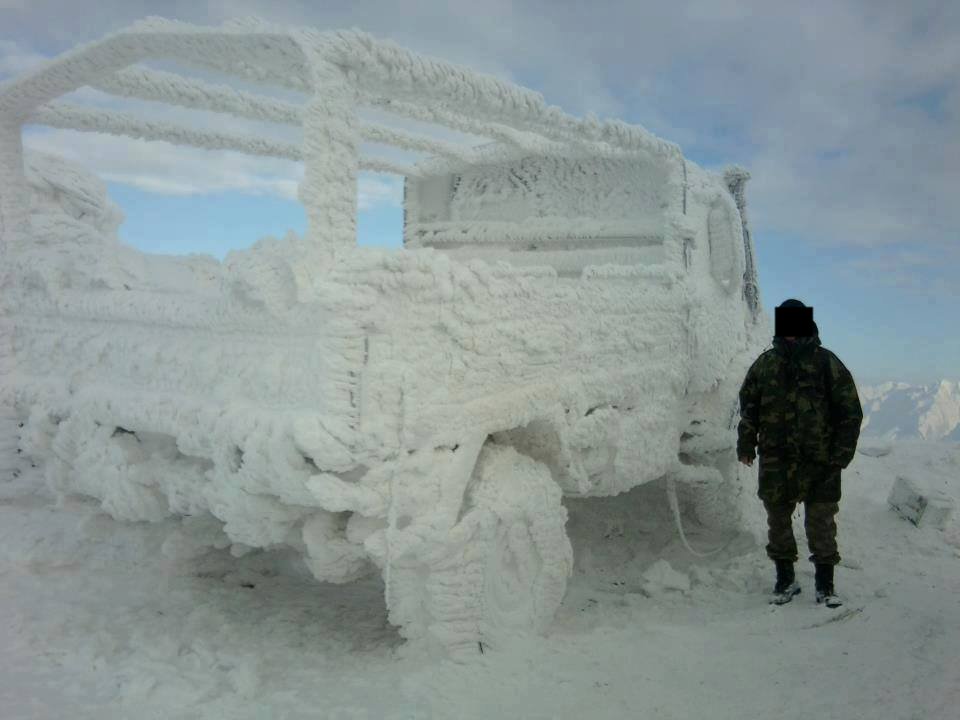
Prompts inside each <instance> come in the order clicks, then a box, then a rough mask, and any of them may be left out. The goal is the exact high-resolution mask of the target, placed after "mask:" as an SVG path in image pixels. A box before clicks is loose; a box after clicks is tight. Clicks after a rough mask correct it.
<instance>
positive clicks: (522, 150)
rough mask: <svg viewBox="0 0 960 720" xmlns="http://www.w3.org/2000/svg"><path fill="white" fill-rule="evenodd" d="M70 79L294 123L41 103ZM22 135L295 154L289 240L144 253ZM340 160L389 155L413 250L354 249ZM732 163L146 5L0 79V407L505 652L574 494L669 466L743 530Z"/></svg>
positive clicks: (214, 535) (450, 77) (128, 509)
mask: <svg viewBox="0 0 960 720" xmlns="http://www.w3.org/2000/svg"><path fill="white" fill-rule="evenodd" d="M152 60H173V61H176V62H177V63H179V64H180V65H183V66H187V67H190V68H194V69H196V68H199V69H200V70H201V71H204V72H208V73H209V71H213V72H214V73H216V74H221V75H223V74H228V75H231V76H233V77H234V78H237V79H239V80H241V81H242V82H243V86H244V88H247V87H249V86H251V85H253V84H257V85H260V86H264V87H266V88H268V90H265V91H263V92H253V91H250V90H249V89H242V90H240V89H236V88H235V87H233V86H230V85H225V84H217V83H214V82H210V81H209V80H207V79H201V78H200V76H198V75H196V74H194V75H191V74H178V73H174V72H170V71H168V70H158V69H155V68H153V67H150V66H148V65H143V64H142V63H144V62H147V61H152ZM87 86H89V87H92V88H95V89H97V90H99V91H101V92H106V93H110V94H112V95H115V96H121V97H125V98H134V99H138V100H148V101H153V102H161V103H166V104H167V105H171V106H177V107H181V108H188V109H191V110H204V111H212V112H216V113H224V114H228V115H232V116H234V117H239V118H243V119H246V120H255V121H258V122H263V123H271V124H275V125H278V126H283V127H286V128H292V129H296V130H298V131H299V133H300V134H299V135H298V139H297V141H295V142H285V141H282V140H279V139H277V138H276V137H273V136H256V135H241V134H234V133H230V132H225V131H220V130H212V129H209V128H197V127H189V126H186V125H176V124H172V123H167V122H161V121H159V120H156V119H152V118H149V117H139V116H136V115H132V114H126V113H120V112H116V111H111V110H105V109H101V108H94V107H91V106H84V105H77V104H71V103H70V102H69V101H65V100H63V99H61V98H62V97H63V96H64V95H67V94H69V93H71V92H72V91H74V90H76V89H78V88H82V87H87ZM291 98H299V100H295V99H291ZM368 116H369V117H374V118H375V119H377V121H373V122H371V121H368V120H366V119H365V118H366V117H368ZM383 118H393V119H399V120H400V121H399V122H393V123H391V122H387V121H386V120H383ZM28 124H37V125H46V126H50V127H56V128H68V129H74V130H84V131H95V132H105V133H111V134H116V135H123V136H129V137H135V138H143V139H146V140H153V141H163V142H170V143H176V144H181V145H187V146H194V147H199V148H206V149H210V150H234V151H240V152H246V153H249V154H253V155H260V156H265V157H280V158H286V159H290V160H297V161H302V163H303V165H304V177H303V181H302V183H301V185H300V189H299V197H300V200H301V201H302V203H303V205H304V207H305V209H306V212H307V217H308V230H307V233H306V235H305V236H304V237H298V236H296V235H293V234H290V235H288V236H287V237H286V238H285V239H283V240H276V239H265V240H262V241H260V242H258V243H257V244H256V245H254V246H253V247H251V248H249V249H247V250H243V251H236V252H231V253H230V254H229V255H228V256H227V257H226V259H225V260H224V261H223V262H222V263H221V262H218V261H216V260H214V259H212V258H204V257H199V256H191V257H187V258H177V257H172V256H159V255H149V254H144V253H140V252H138V251H136V250H134V249H132V248H130V247H128V246H125V245H123V244H121V243H120V242H119V240H118V236H117V228H118V225H119V223H120V221H121V217H122V216H121V215H120V213H119V210H118V209H117V208H116V206H115V205H114V204H113V203H112V201H111V200H110V199H109V198H108V197H107V195H106V191H105V188H104V186H103V185H102V183H101V182H100V181H99V180H97V179H96V178H95V177H93V176H92V175H90V174H89V173H88V172H87V171H85V170H84V169H82V168H79V167H76V166H75V165H73V164H71V163H68V162H66V161H64V160H62V159H59V158H55V157H51V156H46V155H39V154H31V153H26V154H25V153H24V151H23V140H22V136H23V133H22V129H23V127H24V125H28ZM411 128H412V129H411ZM424 128H432V129H433V132H425V131H424ZM437 128H442V129H445V130H446V131H448V132H447V134H446V135H444V134H443V133H441V132H436V130H437ZM451 137H461V138H464V137H468V138H472V139H473V140H472V141H471V142H456V141H454V140H451V139H450V138H451ZM365 143H366V144H370V143H373V144H375V145H377V146H381V147H383V146H388V147H394V148H400V149H401V150H404V151H407V152H409V153H414V154H417V156H418V157H419V159H418V160H417V161H416V162H411V163H409V164H403V163H400V162H397V160H396V159H394V158H393V157H388V156H383V155H380V156H377V155H371V154H369V153H367V152H366V151H365V148H366V147H367V146H366V145H365ZM360 170H375V171H380V172H391V173H395V174H398V175H402V176H404V178H405V193H404V195H405V198H404V203H405V208H404V211H405V222H404V229H403V235H404V237H403V240H404V246H403V248H402V249H400V250H378V249H369V248H358V247H357V246H356V238H355V235H356V212H357V173H358V172H359V171H360ZM747 177H748V176H747V174H746V173H745V172H744V171H742V170H739V169H737V168H731V169H729V170H727V171H726V172H725V173H723V174H716V173H713V172H708V171H705V170H703V169H701V168H700V167H698V166H697V165H696V164H694V163H692V162H689V161H687V160H686V159H685V158H684V157H683V155H682V153H681V152H680V150H679V148H677V147H676V146H675V145H673V144H671V143H668V142H665V141H663V140H660V139H658V138H656V137H654V136H653V135H651V134H650V133H648V132H647V131H645V130H644V129H642V128H640V127H637V126H632V125H628V124H626V123H622V122H612V121H607V122H600V121H597V120H596V119H593V118H588V119H586V120H580V119H576V118H573V117H570V116H568V115H566V114H564V113H562V112H561V111H560V110H559V109H557V108H555V107H549V106H547V105H546V104H545V103H544V101H543V98H542V97H541V96H540V95H539V94H537V93H534V92H531V91H529V90H526V89H523V88H520V87H517V86H514V85H511V84H508V83H505V82H502V81H499V80H496V79H494V78H491V77H488V76H484V75H479V74H475V73H473V72H471V71H469V70H466V69H464V68H461V67H457V66H454V65H450V64H447V63H445V62H441V61H437V60H432V59H428V58H423V57H420V56H417V55H415V54H413V53H411V52H409V51H406V50H404V49H402V48H399V47H397V46H395V45H393V44H391V43H386V42H381V41H377V40H375V39H373V38H371V37H370V36H368V35H365V34H363V33H359V32H356V31H350V32H319V31H314V30H305V29H300V28H296V29H290V28H278V27H274V26H271V25H268V24H265V23H262V22H256V21H245V22H238V23H230V24H227V25H225V26H223V27H218V28H205V27H195V26H190V25H185V24H182V23H175V22H169V21H165V20H161V19H156V18H153V19H149V20H145V21H143V22H141V23H138V24H136V25H135V26H133V27H131V28H129V29H127V30H124V31H122V32H119V33H117V34H115V35H111V36H109V37H107V38H105V39H103V40H101V41H99V42H95V43H92V44H90V45H86V46H83V47H80V48H77V49H76V50H73V51H71V52H69V53H67V54H65V55H63V56H61V57H59V58H56V59H54V60H52V61H50V62H49V63H48V64H46V65H45V66H42V67H40V68H39V69H37V70H35V71H33V72H31V73H28V74H26V75H24V76H23V77H20V78H17V79H14V80H12V81H10V82H8V83H6V84H5V85H3V86H0V232H2V252H3V267H4V277H3V308H2V311H3V315H2V318H0V321H2V323H3V335H2V343H3V345H2V347H0V362H2V366H0V369H2V373H3V375H2V378H3V380H2V382H3V385H2V387H3V393H4V394H3V402H4V403H5V406H6V407H7V408H8V412H7V417H8V419H14V418H15V419H16V420H17V421H18V422H20V423H23V427H22V428H20V429H19V430H18V432H19V436H20V445H21V449H22V450H23V452H25V453H28V454H29V455H30V456H31V457H33V458H35V459H36V460H37V461H38V462H43V464H44V467H45V473H46V476H47V478H48V480H49V482H50V483H51V484H52V485H53V486H54V487H55V488H56V489H58V490H59V491H60V492H62V493H66V494H71V493H72V494H83V495H88V496H92V497H94V498H97V499H99V500H100V501H101V502H102V506H103V508H104V510H105V511H106V512H108V513H110V514H111V515H112V516H113V517H115V518H118V519H124V520H129V521H157V520H161V519H164V518H167V517H170V516H183V517H184V518H186V519H185V521H184V522H183V524H182V528H183V529H182V531H181V532H183V533H193V536H194V540H195V541H196V542H198V543H201V544H203V543H207V544H209V545H216V546H218V547H227V546H229V547H231V549H232V551H233V552H234V553H238V554H239V553H244V552H249V551H251V550H253V549H258V548H262V549H275V548H294V549H296V550H298V551H299V552H300V553H302V556H303V558H304V560H305V562H306V564H307V565H308V567H309V568H310V570H311V571H312V573H313V575H314V576H315V577H316V578H318V579H319V580H323V581H330V582H347V581H350V580H353V579H356V578H358V577H361V576H363V575H365V574H367V573H370V572H379V573H381V574H382V576H383V579H384V583H385V593H386V601H387V607H388V609H389V613H390V619H391V621H392V622H393V623H395V624H396V625H397V626H399V628H400V631H401V633H402V634H403V635H404V637H406V638H408V639H410V640H416V641H419V642H423V643H427V644H431V645H436V646H439V647H444V648H447V649H449V650H453V651H456V650H461V651H468V652H469V651H475V650H476V647H477V643H478V642H481V643H487V644H490V645H492V646H494V647H495V646H496V644H497V642H498V640H500V639H502V638H504V637H506V636H508V635H510V634H515V633H523V632H531V631H537V630H543V629H544V628H546V626H547V625H548V623H549V622H550V620H551V618H552V616H553V614H554V612H555V611H556V609H557V607H558V606H559V604H560V602H561V600H562V598H563V595H564V590H565V586H566V580H567V577H568V574H569V572H570V569H571V563H572V553H571V547H570V543H569V540H568V539H567V536H566V533H565V528H564V525H565V520H566V511H565V509H564V506H563V504H562V500H563V498H564V496H567V497H589V496H609V495H616V494H619V493H622V492H625V491H627V490H629V489H631V488H633V487H636V486H638V485H640V484H643V483H647V482H651V481H654V480H658V479H662V478H667V479H669V482H670V483H671V487H676V488H677V490H678V491H679V493H680V494H681V496H682V498H684V499H685V501H686V502H688V504H689V505H690V506H691V507H692V508H693V509H694V511H695V512H696V514H697V516H698V518H699V520H700V521H701V522H703V523H707V524H714V525H721V526H729V527H736V526H737V525H738V523H739V522H740V517H739V512H740V503H741V501H742V500H743V498H744V497H745V496H746V495H749V494H752V488H747V487H746V485H745V481H746V476H741V474H740V472H741V471H740V470H738V467H737V463H736V458H735V457H734V440H735V438H734V433H733V419H734V415H735V412H736V391H737V389H738V386H739V380H740V378H741V377H742V375H743V372H744V370H745V369H746V366H747V365H748V363H749V361H750V360H751V359H752V358H753V357H754V356H755V355H756V353H757V352H758V350H759V348H760V347H762V345H763V344H764V343H765V342H766V339H767V335H768V333H767V331H766V326H765V321H764V320H763V316H762V313H761V309H760V307H759V301H758V292H757V278H756V271H755V266H754V262H753V251H752V247H751V242H750V235H749V229H748V223H747V217H746V211H745V200H744V184H745V182H746V180H747ZM14 429H15V428H13V429H11V432H13V430H14Z"/></svg>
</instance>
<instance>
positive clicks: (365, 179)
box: [357, 173, 403, 210]
mask: <svg viewBox="0 0 960 720" xmlns="http://www.w3.org/2000/svg"><path fill="white" fill-rule="evenodd" d="M402 204H403V180H402V179H400V178H398V177H395V176H391V175H374V174H373V173H361V175H360V178H359V179H358V181H357V207H358V208H359V209H360V210H370V209H372V208H374V207H377V206H378V205H389V206H393V207H400V206H401V205H402Z"/></svg>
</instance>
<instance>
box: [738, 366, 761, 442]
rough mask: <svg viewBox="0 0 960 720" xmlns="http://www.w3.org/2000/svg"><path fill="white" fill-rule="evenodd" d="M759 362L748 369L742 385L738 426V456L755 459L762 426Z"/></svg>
mask: <svg viewBox="0 0 960 720" xmlns="http://www.w3.org/2000/svg"><path fill="white" fill-rule="evenodd" d="M756 368H757V363H756V362H754V363H753V365H751V366H750V369H749V370H748V371H747V376H746V378H744V380H743V385H741V386H740V424H739V425H738V426H737V457H738V458H742V457H745V458H747V459H748V460H753V459H754V458H755V457H756V456H757V431H758V430H759V427H760V384H759V382H758V379H757V369H756Z"/></svg>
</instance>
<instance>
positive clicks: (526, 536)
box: [394, 441, 573, 658]
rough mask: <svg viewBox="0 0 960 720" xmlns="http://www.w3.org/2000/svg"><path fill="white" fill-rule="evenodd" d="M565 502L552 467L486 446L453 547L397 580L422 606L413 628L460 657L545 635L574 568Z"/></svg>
mask: <svg viewBox="0 0 960 720" xmlns="http://www.w3.org/2000/svg"><path fill="white" fill-rule="evenodd" d="M561 499H562V492H561V489H560V487H559V486H558V485H557V484H556V483H555V482H554V480H553V478H552V476H551V475H550V470H549V469H548V468H547V466H546V465H544V464H543V463H540V462H538V461H536V460H534V459H533V458H530V457H527V456H526V455H522V454H521V453H519V452H517V451H516V450H515V449H514V448H513V447H510V446H507V445H497V444H495V443H492V442H490V441H488V442H487V444H486V445H485V446H484V447H483V449H482V450H481V451H480V455H479V457H478V459H477V464H476V467H475V469H474V471H473V475H472V477H471V480H470V484H469V486H468V488H467V491H466V494H465V498H464V506H463V509H462V511H461V518H460V520H459V522H458V523H457V524H456V525H455V526H454V528H453V530H452V531H451V537H452V542H451V545H450V547H448V548H447V550H446V551H445V552H444V553H443V554H442V557H435V558H433V559H432V560H431V561H430V562H429V566H428V568H426V570H427V572H426V573H424V572H412V571H411V570H412V568H407V569H405V570H404V571H400V572H397V573H396V574H395V575H394V578H395V580H396V581H397V582H398V587H397V590H399V591H400V594H401V595H402V596H404V597H405V598H410V597H411V596H412V595H415V596H416V597H417V599H418V600H419V603H418V604H419V610H420V612H421V613H422V614H421V615H420V617H419V618H418V619H419V623H418V622H416V621H415V623H414V624H415V625H417V624H420V623H422V624H420V631H421V632H422V631H425V634H426V636H427V637H426V638H425V639H426V640H427V641H428V642H429V643H430V644H432V645H437V646H440V647H441V648H443V649H445V650H446V651H447V652H448V653H449V654H451V655H452V656H453V657H456V658H462V656H463V655H464V654H466V655H471V654H478V653H480V652H484V651H485V650H486V649H487V648H496V647H498V646H501V645H502V644H503V643H504V642H505V641H506V640H507V639H508V638H514V637H518V636H523V635H530V634H533V633H539V632H543V631H544V630H545V629H546V628H547V626H548V625H549V624H550V622H551V621H552V620H553V617H554V615H555V613H556V611H557V609H558V608H559V607H560V603H561V602H562V600H563V596H564V593H565V592H566V586H567V578H568V577H569V576H570V572H571V569H572V567H573V549H572V547H571V545H570V540H569V538H568V537H567V534H566V527H565V526H566V520H567V511H566V508H564V507H563V505H562V503H561ZM418 578H419V580H418ZM411 583H412V584H418V583H422V586H421V587H411ZM401 584H402V585H404V586H406V587H404V588H401V587H399V585H401ZM398 599H399V598H398ZM406 629H407V630H413V633H412V634H413V635H417V634H419V633H418V632H417V630H416V629H415V628H413V627H408V628H406ZM404 634H405V635H407V636H408V637H409V636H410V635H409V634H408V633H404ZM411 639H413V638H411Z"/></svg>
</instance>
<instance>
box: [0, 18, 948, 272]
mask: <svg viewBox="0 0 960 720" xmlns="http://www.w3.org/2000/svg"><path fill="white" fill-rule="evenodd" d="M70 6H72V3H68V2H66V0H61V1H60V2H51V0H35V2H33V3H31V4H30V5H29V6H28V7H26V8H25V9H24V10H22V11H21V12H20V13H19V15H18V17H19V20H18V24H17V25H16V27H15V30H16V32H17V33H18V36H19V37H31V38H34V39H36V40H38V41H39V40H42V41H43V42H42V45H43V46H44V47H47V46H58V47H61V48H63V49H67V48H68V47H70V46H72V45H74V44H76V43H77V42H80V41H85V40H91V39H94V38H96V37H98V36H101V35H102V34H104V33H105V32H108V31H110V30H116V29H118V28H120V27H122V26H124V25H126V24H129V23H130V22H132V21H134V20H136V19H138V18H140V17H142V16H144V15H147V14H160V15H167V16H171V15H172V16H175V17H177V18H179V19H182V20H186V21H190V22H197V23H219V22H221V21H223V20H225V19H227V18H230V17H237V16H244V15H260V16H262V17H266V18H268V19H270V20H271V21H273V22H277V23H281V24H283V23H287V24H294V25H312V26H316V27H320V28H331V29H332V28H343V27H361V28H362V29H364V30H367V31H370V32H372V33H374V34H375V35H378V36H380V37H387V38H390V39H392V40H395V41H397V42H400V43H401V44H404V45H406V46H408V47H411V48H412V49H414V50H417V51H420V52H424V53H428V54H431V55H436V56H439V57H443V58H445V59H448V60H452V61H454V62H459V63H463V64H466V65H469V66H471V67H473V68H477V69H480V70H482V71H485V72H490V73H493V74H495V75H497V76H499V77H502V78H507V79H513V80H519V81H521V82H523V83H525V84H527V85H530V86H532V87H535V88H537V89H539V90H541V91H542V92H543V93H544V95H545V96H546V98H547V100H548V102H550V103H555V104H559V105H561V106H562V107H563V108H565V109H566V110H568V111H570V112H574V113H577V114H582V113H584V112H586V111H593V112H595V113H597V114H598V115H600V116H609V115H616V116H622V117H625V118H626V119H628V120H630V121H633V122H639V123H641V124H644V125H647V126H648V127H651V129H653V130H655V131H656V132H658V133H660V134H662V135H663V136H664V137H666V138H668V139H670V140H674V141H677V142H680V143H681V144H682V145H683V146H684V148H685V150H686V151H687V152H688V154H691V155H693V156H694V157H695V158H697V157H700V158H703V159H704V160H705V161H707V162H709V163H716V164H723V163H726V162H741V163H743V164H746V165H747V166H748V167H749V168H750V169H751V171H752V172H753V175H754V180H753V182H752V184H751V186H750V188H749V202H750V206H751V213H752V218H753V220H754V223H755V231H756V236H757V242H758V243H762V242H763V237H764V235H765V234H768V233H772V232H777V233H786V234H790V235H792V236H796V237H799V238H801V241H802V242H807V243H811V244H817V243H826V244H834V245H846V246H850V247H853V248H860V252H863V253H866V254H869V253H871V252H875V251H874V250H872V249H871V248H883V247H898V246H901V245H915V246H919V247H924V248H926V249H927V251H929V252H930V253H932V254H934V255H935V256H940V257H942V248H943V247H944V246H945V244H946V243H947V242H948V241H949V239H950V238H951V237H952V236H953V233H954V232H955V228H956V227H958V226H960V203H956V202H955V200H954V199H953V195H954V194H955V189H956V187H958V186H960V139H958V137H957V134H956V127H957V126H958V124H960V73H957V72H956V70H957V68H958V67H960V40H958V38H960V3H943V2H938V1H937V0H917V1H916V2H911V3H908V4H904V3H902V2H896V1H895V0H870V1H869V2H868V1H867V0H811V2H807V3H799V4H797V3H791V4H778V3H769V2H767V1H766V0H676V2H672V3H639V2H633V1H630V0H620V1H618V0H611V1H609V2H604V3H602V4H588V3H580V2H573V1H572V0H571V1H569V2H564V1H562V0H550V1H549V2H548V1H547V0H529V1H528V2H524V3H522V4H521V3H513V2H509V0H491V2H487V3H476V2H474V1H473V0H469V1H468V0H449V1H447V2H428V1H427V0H410V1H409V2H404V3H395V2H392V0H391V1H386V0H372V1H370V2H364V3H313V2H308V1H307V0H288V1H287V2H275V1H274V0H213V1H212V2H208V3H193V4H187V3H177V4H175V5H169V4H166V3H160V2H159V0H158V1H157V2H150V1H149V0H136V1H134V2H130V1H128V0H101V1H100V2H98V3H96V4H91V6H90V7H89V11H88V12H84V13H83V14H82V17H78V16H77V14H76V13H73V12H68V9H69V7H70ZM21 49H22V48H21ZM0 55H3V52H0ZM0 62H2V61H0ZM925 98H926V100H925ZM925 103H926V104H925ZM934 106H936V107H934ZM191 162H193V165H191V166H190V167H193V166H199V165H202V164H203V163H202V162H198V161H191ZM238 162H239V161H234V160H230V161H229V163H228V165H229V167H230V168H231V170H232V169H234V168H235V167H236V163H238ZM257 162H259V161H257ZM200 169H201V170H202V169H203V168H200ZM242 170H243V174H244V175H246V176H252V177H253V178H257V177H260V176H261V175H263V176H264V177H268V178H269V177H271V174H270V173H269V172H268V173H261V172H258V171H254V170H251V169H250V168H249V166H244V167H243V168H242ZM131 172H133V171H131ZM209 174H210V173H209V171H207V172H201V173H197V174H195V173H193V172H190V173H183V175H186V177H185V178H171V177H170V174H169V173H168V174H165V175H162V176H161V177H162V178H163V179H165V180H168V181H170V182H171V183H173V185H172V186H171V187H177V186H178V185H177V183H179V182H180V181H181V180H183V185H184V186H185V187H192V186H194V185H196V184H198V183H199V182H200V181H199V180H198V179H197V178H205V177H207V176H208V175H209ZM213 180H216V182H217V183H220V185H219V186H222V185H223V184H225V183H226V181H225V180H223V179H217V178H213ZM238 182H239V184H240V185H241V186H248V187H249V186H253V187H266V186H268V185H269V182H268V181H265V180H256V179H252V180H251V179H249V178H247V179H242V180H240V181H238ZM264 191H267V190H264ZM274 191H276V190H274ZM375 196H377V195H376V194H375V193H372V192H371V193H370V194H369V195H368V196H366V197H367V198H368V199H366V200H363V201H362V202H369V201H370V199H369V198H373V197H375ZM390 197H393V198H395V197H396V195H395V194H394V195H392V196H390ZM876 252H879V251H876ZM938 254H939V255H938Z"/></svg>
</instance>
